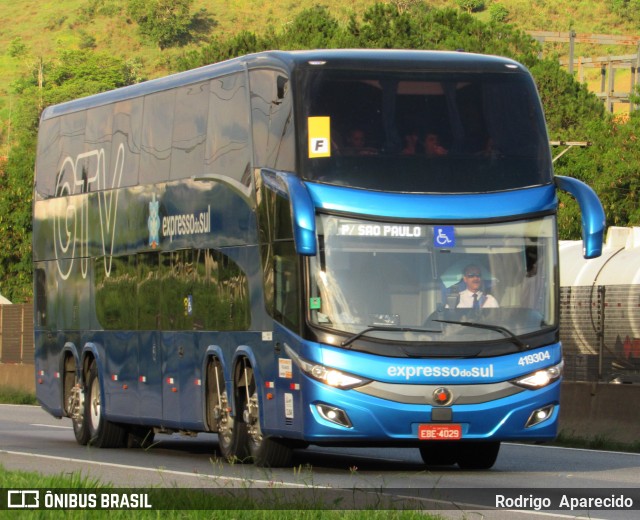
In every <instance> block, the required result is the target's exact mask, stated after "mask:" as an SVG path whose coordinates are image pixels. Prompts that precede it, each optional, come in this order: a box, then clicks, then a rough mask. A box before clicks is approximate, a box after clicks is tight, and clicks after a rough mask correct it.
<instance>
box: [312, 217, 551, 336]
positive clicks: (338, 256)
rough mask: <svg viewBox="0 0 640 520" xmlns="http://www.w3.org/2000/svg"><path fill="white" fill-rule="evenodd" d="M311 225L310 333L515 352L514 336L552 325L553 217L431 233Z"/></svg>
mask: <svg viewBox="0 0 640 520" xmlns="http://www.w3.org/2000/svg"><path fill="white" fill-rule="evenodd" d="M318 224H319V225H318V228H319V244H318V245H319V252H318V255H317V256H315V257H311V258H310V259H309V265H310V280H311V285H310V291H311V294H310V298H309V302H310V305H309V306H310V321H311V323H312V325H315V326H316V327H319V328H325V329H331V330H332V331H339V332H340V333H343V334H344V335H345V337H349V336H350V335H355V334H360V333H363V332H365V334H362V336H361V337H363V338H366V339H378V340H385V341H389V342H396V341H398V342H403V341H404V342H434V343H443V342H444V343H460V342H464V343H465V344H473V343H475V344H477V343H478V342H496V341H498V340H505V339H506V341H510V342H511V343H515V344H517V345H520V346H522V343H521V342H520V341H519V340H517V337H521V336H526V335H531V334H533V333H536V332H540V331H544V330H547V331H548V330H549V328H552V327H555V326H557V312H556V309H555V307H554V298H553V292H552V291H554V290H555V287H556V280H555V276H556V272H557V269H556V258H555V247H554V244H555V241H556V236H555V225H554V218H553V217H552V216H549V217H543V218H538V219H531V220H521V221H516V222H509V223H503V224H495V223H493V224H491V225H455V226H440V225H436V226H433V225H423V224H398V223H397V222H382V221H378V222H373V221H368V220H367V221H365V220H358V219H352V218H347V217H342V216H330V215H320V216H319V217H318ZM474 294H475V299H474V296H473V295H474ZM367 329H370V330H367ZM406 329H418V330H406ZM514 338H516V341H515V342H514Z"/></svg>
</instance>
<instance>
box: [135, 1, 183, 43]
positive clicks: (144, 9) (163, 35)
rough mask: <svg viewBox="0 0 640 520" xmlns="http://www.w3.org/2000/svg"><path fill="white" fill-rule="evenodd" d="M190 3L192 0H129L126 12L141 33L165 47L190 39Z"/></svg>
mask: <svg viewBox="0 0 640 520" xmlns="http://www.w3.org/2000/svg"><path fill="white" fill-rule="evenodd" d="M192 5H193V0H129V7H128V11H127V12H128V14H129V16H131V18H132V19H133V20H134V21H135V22H136V23H137V24H138V26H139V27H140V33H141V34H143V35H144V36H146V37H148V38H149V39H150V40H152V41H153V42H154V43H156V44H157V45H158V46H159V47H160V49H165V48H167V47H171V46H173V45H181V44H182V45H183V44H185V43H187V42H188V41H189V40H190V39H191V25H192V23H193V21H194V19H193V17H192V15H191V6H192Z"/></svg>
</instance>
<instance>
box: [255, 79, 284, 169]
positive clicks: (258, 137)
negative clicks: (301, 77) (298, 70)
mask: <svg viewBox="0 0 640 520" xmlns="http://www.w3.org/2000/svg"><path fill="white" fill-rule="evenodd" d="M250 74H251V75H250V81H251V119H252V124H253V147H254V161H255V166H256V167H263V168H264V167H267V168H276V169H280V170H289V171H293V169H294V136H293V116H292V106H291V88H290V82H289V79H288V78H287V77H286V76H284V73H283V72H281V71H276V70H253V71H251V73H250Z"/></svg>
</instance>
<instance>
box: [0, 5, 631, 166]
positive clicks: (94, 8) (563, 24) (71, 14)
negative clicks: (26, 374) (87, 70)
mask: <svg viewBox="0 0 640 520" xmlns="http://www.w3.org/2000/svg"><path fill="white" fill-rule="evenodd" d="M129 1H130V0H65V1H64V2H54V1H51V0H21V1H19V2H9V1H8V0H2V1H1V2H0V19H2V20H3V21H4V22H5V23H3V24H2V27H0V49H2V50H3V51H2V52H1V53H0V142H3V141H5V139H6V137H7V135H6V134H7V131H8V121H9V119H10V112H11V107H12V94H11V92H12V89H11V84H12V82H13V81H15V80H16V79H17V78H19V77H20V76H22V75H24V74H26V73H27V72H28V71H34V70H36V69H37V66H38V63H40V60H44V61H46V60H47V59H50V58H51V57H53V56H55V55H56V54H57V53H59V52H60V51H62V50H66V49H78V48H83V47H85V48H93V49H95V50H96V51H103V52H107V53H109V54H112V55H115V56H120V57H123V58H125V59H126V60H128V61H129V62H130V63H133V64H135V67H136V70H137V75H138V77H139V78H140V79H150V78H153V77H158V76H161V75H164V74H166V73H167V72H168V71H169V69H170V65H169V63H170V61H171V59H172V58H173V57H175V56H177V55H179V54H180V53H182V52H184V51H185V50H188V48H194V47H197V45H198V44H197V43H191V44H190V45H189V46H188V47H186V48H185V47H182V48H168V49H165V50H164V51H161V50H160V49H159V48H158V47H157V46H156V45H153V44H152V43H150V42H145V41H144V40H143V39H142V38H141V37H140V35H139V33H138V26H137V24H136V23H135V22H133V21H132V20H131V19H129V17H128V15H127V6H128V5H129ZM392 1H393V2H395V3H396V4H398V5H409V4H412V3H415V2H418V1H420V0H392ZM427 1H428V3H429V4H430V5H432V6H434V7H445V6H448V7H455V8H458V4H459V2H461V0H427ZM620 2H621V0H620V1H618V4H619V3H620ZM373 3H375V0H352V1H351V2H349V3H348V4H345V3H344V2H342V1H341V0H284V1H283V2H272V1H269V0H193V5H192V8H191V12H192V13H195V12H197V11H200V10H205V11H206V15H205V16H206V17H207V19H208V21H209V27H208V32H207V33H204V34H201V37H202V38H203V41H206V39H209V38H210V37H211V36H219V37H221V38H224V37H227V36H230V35H233V34H235V33H237V32H239V31H241V30H248V31H251V32H255V33H258V34H259V33H262V32H264V31H265V30H266V29H267V28H268V27H271V28H273V29H275V30H278V29H280V28H281V27H282V26H283V25H285V24H287V23H288V22H289V21H291V20H292V19H293V17H295V16H296V15H297V14H298V13H299V12H300V11H302V10H303V9H306V8H310V7H312V6H314V5H318V4H320V5H324V6H327V7H328V9H329V12H330V13H331V14H332V15H333V16H334V17H336V18H337V19H339V20H341V21H346V20H348V18H349V16H350V15H351V14H356V16H357V15H359V14H361V13H362V12H363V11H364V10H365V9H366V8H367V7H368V6H370V5H372V4H373ZM492 3H496V2H495V0H485V9H484V10H482V11H480V12H478V13H475V14H474V16H477V17H479V18H480V19H482V20H485V21H488V20H489V16H490V14H489V13H490V6H491V5H492ZM499 3H500V4H501V5H503V6H504V7H505V8H506V10H507V12H508V17H507V21H508V22H509V23H512V24H513V25H515V26H517V27H519V28H521V29H523V30H555V31H567V30H569V29H571V28H572V29H574V30H575V31H577V32H579V33H607V34H635V33H637V32H640V29H639V28H638V26H637V24H632V23H630V22H629V19H628V18H629V17H624V18H623V17H621V16H618V15H616V14H615V13H614V12H612V11H611V10H610V8H609V6H611V5H613V4H614V0H609V1H604V2H603V1H597V0H578V1H569V0H552V1H546V0H533V1H532V0H500V2H499ZM7 21H10V23H7ZM566 47H567V46H566V45H562V44H557V45H556V46H555V47H554V46H552V45H546V46H545V52H549V53H550V52H558V53H560V54H564V53H566V52H567V48H566ZM634 51H635V50H629V49H628V48H627V49H624V50H621V49H615V48H604V47H603V46H600V47H599V48H598V49H597V50H595V49H580V48H578V49H577V51H576V52H577V53H578V55H580V54H583V55H605V54H610V53H631V52H634ZM0 155H1V153H0Z"/></svg>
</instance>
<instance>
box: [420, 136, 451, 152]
mask: <svg viewBox="0 0 640 520" xmlns="http://www.w3.org/2000/svg"><path fill="white" fill-rule="evenodd" d="M424 153H425V154H426V155H427V157H442V156H444V155H447V153H449V152H448V150H447V149H446V148H445V147H444V146H442V144H441V143H440V138H439V137H438V134H434V133H433V132H428V133H427V135H426V136H425V138H424Z"/></svg>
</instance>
